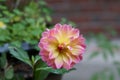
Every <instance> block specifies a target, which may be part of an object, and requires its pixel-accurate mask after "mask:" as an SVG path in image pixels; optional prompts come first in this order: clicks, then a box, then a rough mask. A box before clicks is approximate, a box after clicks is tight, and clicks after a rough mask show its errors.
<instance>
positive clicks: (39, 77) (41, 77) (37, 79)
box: [34, 60, 49, 80]
mask: <svg viewBox="0 0 120 80" xmlns="http://www.w3.org/2000/svg"><path fill="white" fill-rule="evenodd" d="M46 66H47V65H46V64H45V62H43V61H42V60H38V61H37V63H36V64H35V66H34V67H35V69H34V80H45V78H46V77H47V76H48V74H49V72H48V71H44V70H36V69H38V68H40V67H46Z"/></svg>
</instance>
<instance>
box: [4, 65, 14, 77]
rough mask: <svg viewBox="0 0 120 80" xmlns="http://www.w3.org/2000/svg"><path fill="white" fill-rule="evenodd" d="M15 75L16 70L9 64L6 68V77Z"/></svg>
mask: <svg viewBox="0 0 120 80" xmlns="http://www.w3.org/2000/svg"><path fill="white" fill-rule="evenodd" d="M13 76H14V70H13V67H12V66H9V67H8V68H7V69H5V78H6V79H12V78H13Z"/></svg>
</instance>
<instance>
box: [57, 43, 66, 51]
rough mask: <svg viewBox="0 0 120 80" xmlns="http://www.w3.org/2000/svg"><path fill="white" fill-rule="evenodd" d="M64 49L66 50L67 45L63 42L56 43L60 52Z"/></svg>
mask: <svg viewBox="0 0 120 80" xmlns="http://www.w3.org/2000/svg"><path fill="white" fill-rule="evenodd" d="M66 50H67V47H66V45H65V44H64V43H62V44H59V45H58V51H59V52H60V53H63V52H64V51H66Z"/></svg>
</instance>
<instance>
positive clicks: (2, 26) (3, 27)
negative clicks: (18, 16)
mask: <svg viewBox="0 0 120 80" xmlns="http://www.w3.org/2000/svg"><path fill="white" fill-rule="evenodd" d="M0 28H2V29H5V28H6V25H5V24H4V23H3V22H1V21H0Z"/></svg>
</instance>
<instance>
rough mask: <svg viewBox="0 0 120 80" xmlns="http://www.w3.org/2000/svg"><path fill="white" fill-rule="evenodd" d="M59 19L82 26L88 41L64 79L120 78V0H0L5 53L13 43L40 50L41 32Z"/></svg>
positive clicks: (1, 41) (0, 41) (0, 37)
mask: <svg viewBox="0 0 120 80" xmlns="http://www.w3.org/2000/svg"><path fill="white" fill-rule="evenodd" d="M56 23H62V24H64V23H66V24H71V25H72V26H74V27H77V28H79V29H80V32H81V34H83V35H84V37H85V38H86V44H87V49H86V52H85V54H84V55H83V60H82V61H81V62H80V63H79V64H77V65H76V66H75V68H76V69H77V70H74V71H71V72H69V73H67V74H64V75H63V76H62V80H120V35H119V34H120V0H0V45H1V47H0V53H1V55H2V53H6V52H7V51H8V46H9V45H15V46H18V47H23V48H24V49H25V50H27V51H29V50H31V49H32V50H33V49H34V50H38V47H36V45H37V44H38V42H39V39H40V35H41V33H42V32H43V31H44V30H45V29H46V28H51V27H53V25H54V24H56ZM30 54H31V53H30ZM1 59H3V58H2V57H1ZM8 59H9V58H8ZM10 60H11V59H10ZM1 62H2V61H1ZM7 63H11V61H8V62H7ZM3 66H4V64H1V68H2V67H3ZM13 67H14V68H16V66H15V65H14V66H13Z"/></svg>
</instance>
